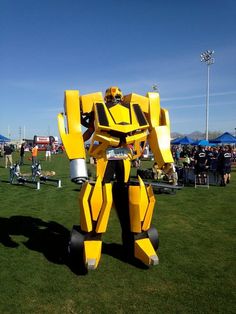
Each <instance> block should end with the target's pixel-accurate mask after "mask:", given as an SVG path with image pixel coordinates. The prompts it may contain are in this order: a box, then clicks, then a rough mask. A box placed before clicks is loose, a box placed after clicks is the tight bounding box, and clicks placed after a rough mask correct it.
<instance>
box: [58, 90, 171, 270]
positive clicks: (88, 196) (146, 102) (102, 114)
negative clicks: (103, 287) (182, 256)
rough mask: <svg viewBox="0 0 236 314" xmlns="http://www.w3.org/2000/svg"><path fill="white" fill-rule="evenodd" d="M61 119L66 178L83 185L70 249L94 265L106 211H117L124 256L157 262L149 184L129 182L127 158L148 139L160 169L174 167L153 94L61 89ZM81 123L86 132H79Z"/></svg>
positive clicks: (164, 116) (165, 121)
mask: <svg viewBox="0 0 236 314" xmlns="http://www.w3.org/2000/svg"><path fill="white" fill-rule="evenodd" d="M64 110H65V116H66V120H67V130H66V129H65V123H64V115H63V113H60V114H59V115H58V125H59V132H60V136H61V139H62V142H63V145H64V147H65V150H66V153H67V155H68V158H69V160H70V174H71V180H72V181H73V182H75V183H78V184H82V188H81V191H80V196H79V205H80V226H74V227H73V229H72V232H71V239H70V243H69V251H70V253H71V254H72V255H73V254H74V255H77V253H78V254H79V253H82V254H83V261H84V264H85V266H86V268H87V269H95V268H97V266H98V263H99V260H100V257H101V250H102V234H103V233H104V232H106V229H107V224H108V219H109V215H110V210H111V208H112V206H113V205H114V207H115V208H116V211H117V214H118V218H119V221H120V224H121V229H122V242H123V247H124V252H125V255H126V256H127V257H131V258H137V259H139V260H141V261H142V262H143V263H144V264H146V265H156V264H158V261H159V260H158V256H157V253H156V251H157V248H158V241H159V240H158V233H157V230H156V229H155V228H154V227H152V226H151V221H152V214H153V210H154V205H155V197H154V194H153V191H152V187H151V185H148V186H146V185H145V184H144V182H143V181H142V179H141V178H140V177H139V178H138V181H137V182H130V180H129V176H130V169H131V162H132V160H134V159H136V158H139V157H140V156H141V155H142V153H143V150H144V148H145V147H146V143H147V141H148V142H149V145H150V148H151V150H152V152H153V154H154V158H155V162H156V163H157V164H158V167H159V168H160V169H165V168H166V167H167V168H169V167H170V165H172V163H173V158H172V154H171V151H170V122H169V115H168V112H167V110H165V109H163V108H161V107H160V97H159V94H158V93H157V92H150V93H148V94H147V96H146V97H145V96H141V95H137V94H134V93H132V94H129V95H126V96H123V95H122V92H121V90H120V89H119V88H118V87H110V88H108V89H107V90H106V94H105V98H103V95H102V93H101V92H97V93H92V94H87V95H80V94H79V91H76V90H67V91H65V99H64ZM82 125H83V126H84V127H85V128H86V131H85V132H84V133H83V134H82ZM90 137H91V142H90V147H89V154H90V156H92V157H94V158H96V160H97V165H96V171H97V172H96V180H95V181H94V182H91V181H89V180H88V174H87V169H86V153H85V145H84V142H85V141H86V140H88V139H89V138H90Z"/></svg>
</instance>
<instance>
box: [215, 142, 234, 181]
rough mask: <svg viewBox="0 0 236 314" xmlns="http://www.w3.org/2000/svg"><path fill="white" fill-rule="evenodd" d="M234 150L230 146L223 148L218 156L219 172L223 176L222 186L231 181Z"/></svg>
mask: <svg viewBox="0 0 236 314" xmlns="http://www.w3.org/2000/svg"><path fill="white" fill-rule="evenodd" d="M231 163H232V150H231V147H230V146H226V147H222V148H221V150H220V153H219V155H218V171H219V173H220V175H221V183H220V185H221V186H226V184H227V183H229V182H230V179H231Z"/></svg>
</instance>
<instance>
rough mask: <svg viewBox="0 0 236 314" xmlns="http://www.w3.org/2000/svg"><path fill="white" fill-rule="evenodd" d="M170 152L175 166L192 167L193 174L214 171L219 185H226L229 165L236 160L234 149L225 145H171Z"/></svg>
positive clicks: (229, 171) (228, 179)
mask: <svg viewBox="0 0 236 314" xmlns="http://www.w3.org/2000/svg"><path fill="white" fill-rule="evenodd" d="M172 154H173V157H174V160H175V164H176V165H177V166H180V167H181V166H182V167H183V168H186V167H189V168H194V171H195V174H196V175H200V174H201V173H207V172H208V171H213V172H216V173H217V174H218V175H219V178H220V185H221V186H226V185H227V184H228V183H229V182H230V179H231V165H232V162H236V149H233V148H232V147H231V146H230V145H225V146H214V147H211V146H209V147H204V146H198V147H197V146H193V147H191V146H187V145H183V146H181V145H178V146H176V145H173V146H172Z"/></svg>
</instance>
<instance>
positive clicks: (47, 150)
mask: <svg viewBox="0 0 236 314" xmlns="http://www.w3.org/2000/svg"><path fill="white" fill-rule="evenodd" d="M45 158H46V161H47V159H48V160H49V161H51V145H50V144H47V146H46V155H45Z"/></svg>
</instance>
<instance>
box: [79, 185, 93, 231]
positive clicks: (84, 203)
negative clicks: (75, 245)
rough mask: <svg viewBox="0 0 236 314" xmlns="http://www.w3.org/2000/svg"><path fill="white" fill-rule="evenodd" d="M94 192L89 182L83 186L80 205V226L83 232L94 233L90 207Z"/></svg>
mask: <svg viewBox="0 0 236 314" xmlns="http://www.w3.org/2000/svg"><path fill="white" fill-rule="evenodd" d="M91 191H92V185H91V184H89V182H86V183H84V184H83V186H82V189H81V191H80V195H79V204H80V224H81V229H82V230H83V231H87V232H90V231H92V228H93V227H92V217H91V212H90V206H89V197H90V194H91Z"/></svg>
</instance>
